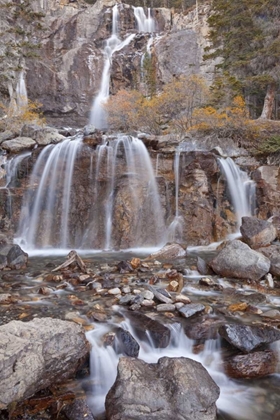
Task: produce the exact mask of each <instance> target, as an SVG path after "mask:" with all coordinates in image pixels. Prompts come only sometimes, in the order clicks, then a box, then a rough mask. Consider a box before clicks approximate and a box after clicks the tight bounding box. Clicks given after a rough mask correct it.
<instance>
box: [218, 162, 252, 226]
mask: <svg viewBox="0 0 280 420" xmlns="http://www.w3.org/2000/svg"><path fill="white" fill-rule="evenodd" d="M219 163H220V165H221V168H222V171H223V174H224V177H225V179H226V182H227V187H228V191H229V196H230V200H231V204H232V205H233V208H234V212H235V216H236V230H237V231H239V228H240V225H241V218H242V217H243V216H252V215H253V214H254V211H255V208H256V199H255V190H256V187H255V183H254V181H252V180H251V179H250V178H249V176H248V175H247V174H246V172H244V171H242V170H241V169H240V168H239V167H238V166H237V165H236V164H235V163H234V161H233V160H232V159H231V158H229V157H228V158H226V159H223V158H220V159H219Z"/></svg>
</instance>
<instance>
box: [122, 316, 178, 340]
mask: <svg viewBox="0 0 280 420" xmlns="http://www.w3.org/2000/svg"><path fill="white" fill-rule="evenodd" d="M126 315H127V316H128V318H129V319H130V321H131V323H132V325H133V328H134V330H135V333H136V335H137V336H138V337H139V338H140V339H143V340H145V339H147V335H146V333H148V334H149V336H150V337H151V339H152V341H153V343H154V346H155V347H156V348H165V347H167V346H168V344H169V342H170V336H171V333H170V330H169V329H168V328H167V327H165V326H164V325H162V324H161V323H160V322H158V321H155V320H153V319H151V318H149V317H148V316H146V315H144V314H141V313H140V312H133V313H132V312H127V313H126Z"/></svg>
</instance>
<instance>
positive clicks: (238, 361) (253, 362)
mask: <svg viewBox="0 0 280 420" xmlns="http://www.w3.org/2000/svg"><path fill="white" fill-rule="evenodd" d="M276 365H277V358H276V356H275V354H274V353H273V351H271V350H265V351H256V352H255V353H250V354H239V355H237V356H234V357H231V358H229V359H227V360H226V361H225V363H224V369H225V372H226V374H227V375H228V376H230V377H231V378H236V379H240V378H245V379H251V378H261V377H263V376H266V375H270V374H272V373H275V370H276Z"/></svg>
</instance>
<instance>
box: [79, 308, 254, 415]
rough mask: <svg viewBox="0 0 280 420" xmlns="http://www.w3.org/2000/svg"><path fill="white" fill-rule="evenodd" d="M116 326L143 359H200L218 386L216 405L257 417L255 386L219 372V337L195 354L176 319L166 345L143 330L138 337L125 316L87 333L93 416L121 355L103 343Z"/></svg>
mask: <svg viewBox="0 0 280 420" xmlns="http://www.w3.org/2000/svg"><path fill="white" fill-rule="evenodd" d="M124 317H125V316H124ZM116 326H121V327H122V328H123V329H124V330H126V331H129V332H130V334H131V335H132V336H133V337H134V338H135V339H136V341H137V342H138V344H139V345H140V351H139V356H138V357H139V359H141V360H144V361H145V362H146V363H157V361H158V359H159V358H161V357H186V358H190V359H193V360H196V361H197V362H200V363H202V365H203V366H204V367H205V368H206V369H207V370H208V373H209V374H210V375H211V376H212V378H213V379H214V381H215V382H216V383H217V385H218V386H219V387H220V397H219V399H218V401H217V407H218V409H220V410H222V412H224V413H228V414H229V415H230V416H233V417H232V418H235V419H240V420H241V419H245V418H246V419H247V420H255V419H256V413H255V411H254V404H252V402H253V401H254V398H255V395H256V394H257V388H249V387H247V386H244V385H241V384H239V383H236V382H235V381H233V380H231V379H229V378H228V377H227V376H226V375H225V373H223V372H222V370H221V366H222V358H221V349H220V341H219V339H216V340H213V339H211V340H206V342H205V345H204V350H203V351H202V352H200V353H199V354H197V353H195V352H194V349H193V347H194V344H195V342H194V341H193V340H191V339H189V338H188V337H187V336H186V335H185V333H184V329H183V327H182V325H180V324H178V323H177V324H176V323H175V324H172V325H170V324H168V325H167V327H168V328H169V329H170V330H171V339H170V344H169V345H168V346H167V347H166V348H156V347H155V346H154V344H153V341H152V340H151V338H150V336H149V333H148V332H146V337H141V338H140V337H139V336H138V335H137V333H136V331H135V330H134V328H133V326H132V324H131V322H130V321H129V319H127V318H126V317H125V320H124V321H123V322H122V323H121V324H120V325H118V324H116V325H115V324H112V325H107V326H104V325H102V324H95V326H94V330H93V331H90V332H88V333H87V339H88V340H89V342H90V343H91V344H92V350H91V356H90V371H91V379H92V383H93V386H92V389H91V392H90V394H89V398H88V402H89V406H90V408H91V410H92V413H93V415H94V416H98V415H100V414H102V413H103V412H104V402H105V397H106V394H107V393H108V391H109V389H110V388H111V386H112V384H113V383H114V381H115V378H116V375H117V365H118V360H119V358H120V357H121V356H122V354H118V353H117V352H116V351H115V350H114V348H113V347H112V346H111V345H106V344H105V345H104V337H105V334H106V333H108V332H109V331H112V330H114V327H116ZM116 347H117V346H116Z"/></svg>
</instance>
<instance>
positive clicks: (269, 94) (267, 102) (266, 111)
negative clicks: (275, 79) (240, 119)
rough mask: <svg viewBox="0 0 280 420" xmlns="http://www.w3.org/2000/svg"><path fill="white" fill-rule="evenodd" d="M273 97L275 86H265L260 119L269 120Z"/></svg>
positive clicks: (272, 84) (271, 84) (273, 84)
mask: <svg viewBox="0 0 280 420" xmlns="http://www.w3.org/2000/svg"><path fill="white" fill-rule="evenodd" d="M275 95H276V84H275V83H270V84H269V85H268V86H267V91H266V95H265V98H264V104H263V110H262V115H261V116H260V119H264V120H271V117H272V111H273V103H274V99H275Z"/></svg>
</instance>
